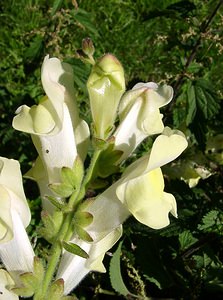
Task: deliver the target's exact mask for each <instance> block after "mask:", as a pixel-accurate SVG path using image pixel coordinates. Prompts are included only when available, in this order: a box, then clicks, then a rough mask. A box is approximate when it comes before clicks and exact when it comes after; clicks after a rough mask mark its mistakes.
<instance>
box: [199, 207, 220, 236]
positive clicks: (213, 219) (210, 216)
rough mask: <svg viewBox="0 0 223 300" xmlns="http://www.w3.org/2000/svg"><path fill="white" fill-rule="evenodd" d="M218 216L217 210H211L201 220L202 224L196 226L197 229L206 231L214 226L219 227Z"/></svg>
mask: <svg viewBox="0 0 223 300" xmlns="http://www.w3.org/2000/svg"><path fill="white" fill-rule="evenodd" d="M219 216H220V212H219V211H217V210H211V211H209V212H208V213H207V214H206V215H205V216H204V217H203V218H202V223H203V224H200V225H198V229H200V230H204V231H206V230H208V229H209V228H212V227H213V226H215V225H220V224H221V220H220V218H219ZM222 217H223V216H222ZM212 229H213V228H212Z"/></svg>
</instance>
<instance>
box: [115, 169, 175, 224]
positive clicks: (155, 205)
mask: <svg viewBox="0 0 223 300" xmlns="http://www.w3.org/2000/svg"><path fill="white" fill-rule="evenodd" d="M163 189H164V180H163V175H162V172H161V169H160V168H158V169H155V170H153V171H151V172H149V173H147V174H145V175H143V176H141V177H138V178H136V179H133V180H130V181H128V182H126V183H124V184H122V185H120V186H119V187H118V188H117V190H116V193H117V196H118V198H119V199H120V201H121V202H122V203H123V204H125V205H126V206H127V207H128V209H129V211H130V212H131V213H132V215H133V216H134V217H135V218H136V219H137V220H138V221H139V222H141V223H143V224H145V225H147V226H149V227H151V228H154V229H159V228H163V227H165V226H167V225H168V224H169V217H168V215H169V212H171V213H172V214H173V215H174V216H176V201H175V198H174V196H173V195H171V194H167V193H165V192H163Z"/></svg>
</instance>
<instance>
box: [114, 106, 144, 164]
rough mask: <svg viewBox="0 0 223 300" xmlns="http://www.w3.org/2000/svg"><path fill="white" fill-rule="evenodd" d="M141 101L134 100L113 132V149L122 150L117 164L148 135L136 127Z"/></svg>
mask: <svg viewBox="0 0 223 300" xmlns="http://www.w3.org/2000/svg"><path fill="white" fill-rule="evenodd" d="M140 108H141V101H136V102H135V104H134V105H133V106H132V109H131V110H130V111H129V113H128V114H127V115H126V117H125V119H124V120H123V121H122V122H121V123H120V125H119V126H118V127H117V129H116V131H115V132H114V137H115V150H121V151H123V155H122V156H121V158H120V160H119V161H118V162H117V164H118V163H119V162H120V161H122V160H124V159H126V158H127V157H128V156H129V155H130V154H131V153H132V152H133V151H134V150H135V149H136V147H137V146H138V145H139V144H140V143H141V142H142V141H143V140H144V139H145V138H146V137H147V136H148V135H147V134H146V133H144V132H143V131H142V130H141V129H140V128H139V127H138V124H137V123H138V120H137V119H138V114H139V110H140Z"/></svg>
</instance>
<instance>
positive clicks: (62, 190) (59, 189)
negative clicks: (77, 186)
mask: <svg viewBox="0 0 223 300" xmlns="http://www.w3.org/2000/svg"><path fill="white" fill-rule="evenodd" d="M49 188H50V189H51V190H52V191H53V192H54V193H56V194H57V195H59V196H61V197H64V198H67V197H69V196H71V195H72V193H73V192H74V188H73V186H71V185H68V184H65V183H51V184H49Z"/></svg>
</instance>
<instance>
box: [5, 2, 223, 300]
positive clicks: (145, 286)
mask: <svg viewBox="0 0 223 300" xmlns="http://www.w3.org/2000/svg"><path fill="white" fill-rule="evenodd" d="M222 2H223V1H216V0H209V1H205V0H190V1H187V0H185V1H179V0H178V1H176V0H164V1H157V0H135V1H133V0H119V1H118V0H107V1H105V0H104V1H102V0H94V1H92V0H82V1H81V0H80V1H74V0H55V1H53V0H51V1H43V0H20V1H13V0H2V1H1V4H0V118H1V119H0V120H1V122H0V155H1V156H6V157H8V158H14V159H18V160H19V161H20V162H21V165H22V171H23V173H24V172H26V171H27V170H28V169H29V168H30V166H31V164H32V161H33V160H34V159H35V157H36V152H35V149H34V147H33V145H32V143H31V139H30V137H29V136H28V135H26V134H24V133H21V132H16V131H15V130H14V129H12V128H11V122H12V118H13V116H14V112H15V110H16V109H17V108H18V107H19V106H20V105H22V104H27V105H29V106H31V105H33V104H34V103H38V100H39V99H40V98H41V97H42V96H43V95H44V91H43V89H42V87H41V81H40V68H41V64H42V61H43V58H44V56H45V55H46V54H49V55H50V56H56V57H58V58H60V59H62V60H64V61H67V62H69V63H70V64H71V65H72V66H73V69H74V74H75V82H74V85H75V87H76V96H77V100H78V104H79V107H80V111H81V114H82V117H83V118H84V119H85V120H87V121H88V122H90V120H91V116H90V111H89V105H88V96H87V91H86V86H85V83H86V80H87V78H88V74H89V72H90V66H89V65H86V64H84V63H83V62H82V61H81V60H80V59H79V58H78V57H77V55H76V51H77V50H78V49H80V48H81V42H82V39H83V38H86V37H90V38H91V39H92V40H93V42H94V46H95V49H96V51H95V57H96V58H97V57H100V56H101V55H102V54H104V53H106V52H110V53H113V54H115V55H116V56H117V58H118V59H119V60H120V61H121V62H122V64H123V67H124V69H125V74H126V75H125V76H126V85H127V88H128V89H129V88H132V86H133V85H134V84H135V83H137V82H139V81H143V82H146V81H155V82H158V83H167V84H169V85H172V86H173V87H174V89H175V96H174V100H173V101H172V102H171V104H170V105H169V106H168V107H165V108H164V109H163V110H162V113H163V114H164V122H165V125H168V126H170V127H173V128H177V129H180V130H182V131H183V132H184V133H185V134H186V136H187V138H188V141H189V147H188V149H187V150H186V151H185V153H184V154H183V155H182V156H181V158H180V159H179V160H178V161H175V162H174V163H172V165H169V166H167V167H165V168H164V170H163V171H164V174H165V179H166V191H167V192H171V193H172V194H174V196H175V197H176V199H177V203H178V215H179V217H178V219H176V220H175V219H173V218H171V225H170V226H168V227H167V228H165V229H162V230H158V231H155V230H152V229H149V228H146V227H145V226H143V225H140V224H138V223H137V222H135V221H134V220H133V219H129V220H128V221H127V222H126V224H125V226H124V230H125V231H124V235H123V239H122V244H120V245H119V247H118V248H117V245H116V247H114V249H112V250H111V252H112V253H115V255H114V256H113V259H112V261H111V257H110V256H109V255H107V256H106V258H105V264H106V266H107V269H109V268H110V269H109V271H108V272H107V273H106V274H96V273H94V274H91V275H89V276H88V277H87V278H86V279H85V280H84V281H83V282H82V283H81V284H80V286H79V287H78V288H77V289H76V290H75V294H76V295H77V297H78V298H79V299H118V298H120V299H146V297H148V298H150V297H151V298H156V299H157V298H158V299H161V298H162V299H163V298H164V299H222V298H223V262H222V259H223V241H222V234H223V205H222V204H223V178H222V169H223V118H222V115H223V106H222V98H223V71H222V70H223V3H222ZM150 144H151V141H150V140H148V141H145V142H144V143H143V144H142V145H141V146H140V147H139V149H138V152H136V153H135V155H134V156H133V157H132V158H131V159H132V160H133V159H136V158H137V157H138V156H141V155H142V154H143V153H145V152H147V151H148V149H149V147H150ZM25 191H26V194H27V197H28V199H29V200H30V201H29V203H30V207H31V208H32V213H33V220H32V223H31V226H30V228H29V231H30V235H31V236H32V241H33V242H34V240H35V241H36V238H38V233H36V232H34V226H35V225H38V222H39V217H38V216H39V213H40V207H39V203H40V202H39V198H38V191H37V188H36V186H35V185H34V184H33V183H32V182H30V181H25ZM120 247H122V248H120ZM37 248H38V242H37ZM120 249H121V250H122V251H120ZM120 265H121V271H120V268H119V266H120ZM120 276H122V277H123V281H124V282H125V285H126V286H127V288H128V290H129V291H130V292H131V293H132V294H134V295H135V296H134V297H133V296H128V297H126V296H123V295H122V294H123V286H122V285H120V280H119V282H117V280H114V278H120Z"/></svg>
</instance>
